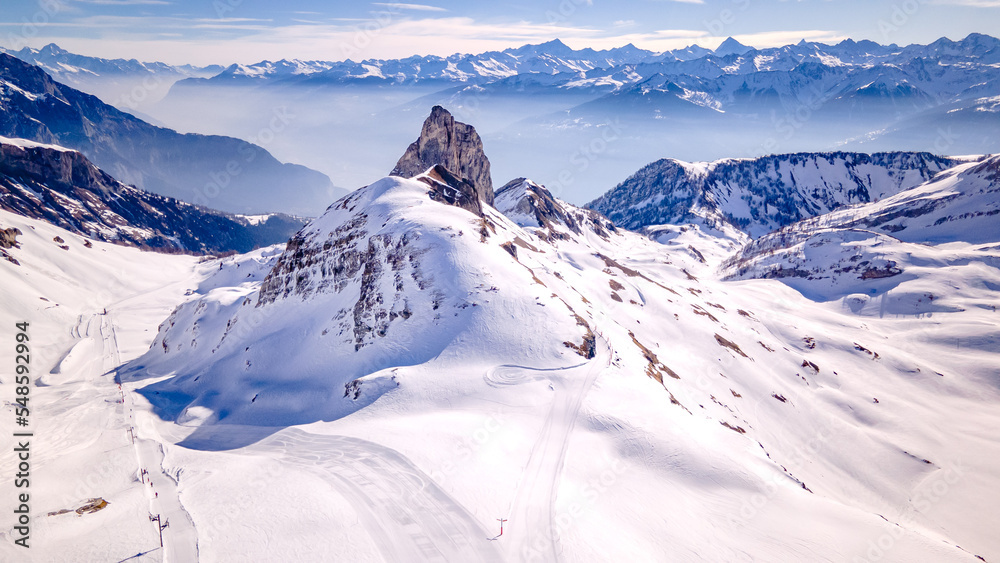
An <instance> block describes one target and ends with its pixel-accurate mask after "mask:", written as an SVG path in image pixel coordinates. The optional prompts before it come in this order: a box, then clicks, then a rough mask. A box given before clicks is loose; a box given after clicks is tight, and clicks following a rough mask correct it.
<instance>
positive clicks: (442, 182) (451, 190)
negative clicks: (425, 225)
mask: <svg viewBox="0 0 1000 563" xmlns="http://www.w3.org/2000/svg"><path fill="white" fill-rule="evenodd" d="M417 180H420V181H421V182H423V183H425V184H427V185H428V186H430V187H431V190H430V194H429V195H430V197H431V199H433V200H434V201H439V202H441V203H446V204H448V205H454V206H455V207H458V208H461V209H464V210H466V211H468V212H469V213H473V214H475V215H479V216H480V217H481V216H482V215H483V207H482V205H481V204H480V195H479V192H477V191H476V187H475V186H473V185H472V183H471V182H469V181H468V180H466V179H464V178H459V177H458V176H455V175H454V174H452V173H451V171H450V170H448V169H447V168H445V167H444V166H442V165H440V164H435V165H434V168H432V169H430V170H428V171H427V173H426V174H421V175H420V176H417Z"/></svg>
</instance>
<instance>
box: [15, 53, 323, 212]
mask: <svg viewBox="0 0 1000 563" xmlns="http://www.w3.org/2000/svg"><path fill="white" fill-rule="evenodd" d="M0 135H4V136H7V137H12V138H23V139H29V140H33V141H37V142H40V143H46V144H56V145H60V146H65V147H68V148H70V149H73V150H77V151H80V152H81V153H83V154H84V155H85V156H86V157H87V158H88V159H89V160H91V161H93V162H94V163H95V164H96V165H98V166H100V167H101V168H102V169H104V170H105V171H107V172H108V173H110V174H111V175H112V176H114V177H115V178H118V179H119V180H121V181H122V182H125V183H128V184H132V185H135V186H137V187H139V188H142V189H144V190H148V191H151V192H153V193H157V194H160V195H165V196H169V197H174V198H176V199H180V200H182V201H187V202H190V203H195V204H199V205H206V206H211V207H214V208H218V209H222V210H224V211H229V212H235V213H263V212H286V213H294V214H299V215H304V216H315V215H316V214H317V213H319V212H320V211H321V210H322V209H323V208H324V207H325V205H326V204H327V203H328V202H329V200H330V198H332V197H333V196H334V195H335V194H337V193H342V192H340V191H339V189H338V188H335V187H334V186H333V185H332V184H331V183H330V180H329V178H327V177H326V176H324V175H323V174H320V173H318V172H316V171H314V170H310V169H308V168H306V167H304V166H299V165H294V164H282V163H281V162H278V161H277V160H276V159H275V158H274V157H273V156H271V154H270V153H268V152H267V151H266V150H264V149H263V148H261V147H260V146H257V145H254V144H251V143H248V142H245V141H241V140H239V139H234V138H231V137H220V136H206V135H194V134H188V135H181V134H179V133H177V132H176V131H173V130H170V129H164V128H161V127H155V126H153V125H150V124H148V123H146V122H144V121H142V120H140V119H138V118H136V117H133V116H132V115H129V114H126V113H123V112H121V111H119V110H117V109H115V108H113V107H111V106H109V105H107V104H104V103H103V102H101V101H100V100H99V99H97V98H96V97H94V96H91V95H88V94H84V93H83V92H80V91H78V90H75V89H73V88H70V87H68V86H65V85H62V84H59V83H58V82H55V81H53V80H52V78H51V77H50V76H49V75H48V74H46V73H45V72H44V71H43V70H42V69H40V68H38V67H36V66H32V65H30V64H27V63H24V62H23V61H21V60H19V59H16V58H14V57H11V56H9V55H6V54H2V53H0Z"/></svg>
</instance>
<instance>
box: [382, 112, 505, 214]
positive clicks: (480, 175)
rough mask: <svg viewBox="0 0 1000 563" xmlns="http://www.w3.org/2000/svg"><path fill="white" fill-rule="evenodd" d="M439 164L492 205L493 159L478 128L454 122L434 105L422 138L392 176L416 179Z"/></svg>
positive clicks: (412, 145)
mask: <svg viewBox="0 0 1000 563" xmlns="http://www.w3.org/2000/svg"><path fill="white" fill-rule="evenodd" d="M438 164H440V165H441V166H443V167H444V168H447V169H448V170H449V171H450V172H451V173H452V174H454V175H455V176H457V177H459V178H461V179H464V180H466V181H468V182H469V183H470V184H471V185H472V186H474V187H475V190H476V193H477V194H478V196H479V199H481V200H482V201H484V202H486V203H488V204H490V205H492V204H493V180H492V179H491V178H490V160H489V159H488V158H486V154H485V153H484V152H483V141H482V139H480V138H479V134H478V133H476V129H475V128H474V127H473V126H471V125H466V124H465V123H460V122H458V121H455V118H454V117H453V116H452V115H451V113H449V112H448V110H446V109H444V108H443V107H441V106H434V107H433V108H432V109H431V114H430V115H429V116H428V117H427V119H426V120H425V121H424V125H423V127H422V128H421V130H420V137H419V138H418V139H417V140H416V141H414V142H413V143H412V144H411V145H410V146H409V147H408V148H407V149H406V152H405V153H404V154H403V156H402V157H400V159H399V161H398V162H397V163H396V167H395V168H393V169H392V172H390V173H389V175H390V176H401V177H403V178H413V177H415V176H419V175H421V174H423V173H424V172H426V171H427V170H428V169H429V168H432V167H434V166H435V165H438Z"/></svg>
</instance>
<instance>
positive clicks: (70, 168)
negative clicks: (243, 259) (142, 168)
mask: <svg viewBox="0 0 1000 563" xmlns="http://www.w3.org/2000/svg"><path fill="white" fill-rule="evenodd" d="M0 209H5V210H7V211H11V212H13V213H17V214H19V215H23V216H25V217H31V218H33V219H41V220H44V221H47V222H49V223H52V224H53V225H56V226H58V227H61V228H63V229H66V230H68V231H70V232H74V233H78V234H81V235H83V236H87V237H90V238H93V239H96V240H101V241H105V242H113V243H117V244H123V245H127V246H137V247H140V248H144V249H148V250H156V251H161V252H185V253H210V252H230V251H237V252H247V251H249V250H251V249H253V248H257V247H260V246H266V245H269V244H274V243H277V242H281V241H285V240H288V237H289V236H290V235H291V234H292V233H294V232H295V230H296V229H298V228H299V227H301V226H302V223H303V222H302V220H300V219H296V218H293V217H287V216H274V217H269V218H268V219H267V220H266V221H261V222H259V223H257V224H256V225H253V224H250V222H248V221H247V220H245V219H243V218H240V217H236V216H230V215H227V214H224V213H220V212H216V211H211V210H207V209H204V208H198V207H194V206H192V205H188V204H185V203H182V202H179V201H177V200H175V199H172V198H167V197H162V196H158V195H154V194H150V193H147V192H144V191H142V190H139V189H137V188H134V187H131V186H126V185H124V184H122V183H121V182H118V181H117V180H115V179H114V178H112V177H111V176H110V175H108V174H107V173H106V172H104V171H103V170H101V169H100V168H98V167H96V166H94V164H93V163H91V162H90V161H89V160H87V158H86V157H85V156H83V155H82V154H80V153H79V152H76V151H70V150H64V149H61V148H59V147H52V146H47V145H38V144H35V143H31V142H26V141H23V140H8V142H0Z"/></svg>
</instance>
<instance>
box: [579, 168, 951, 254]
mask: <svg viewBox="0 0 1000 563" xmlns="http://www.w3.org/2000/svg"><path fill="white" fill-rule="evenodd" d="M959 162H960V161H959V160H957V159H953V158H946V157H938V156H934V155H931V154H928V153H902V152H899V153H875V154H872V155H868V154H862V153H843V152H837V153H800V154H789V155H773V156H766V157H761V158H756V159H724V160H720V161H716V162H711V163H696V164H691V163H685V162H681V161H677V160H673V159H663V160H659V161H657V162H654V163H652V164H649V165H647V166H645V167H644V168H642V169H640V170H639V171H638V172H636V173H635V174H634V175H632V176H631V177H630V178H628V179H627V180H625V181H624V182H622V183H621V184H619V185H618V186H617V187H615V188H613V189H612V190H610V191H608V192H607V193H606V194H604V195H603V196H601V197H600V198H598V199H597V200H595V201H593V202H591V203H589V204H588V207H591V208H593V209H595V210H597V211H600V212H601V213H604V214H605V215H607V216H608V217H609V218H610V219H611V220H612V221H614V222H615V223H616V224H618V225H620V226H622V227H625V228H628V229H640V228H643V227H647V226H651V225H660V224H670V223H673V224H678V223H685V222H688V221H691V220H692V219H694V218H698V219H699V220H707V221H708V222H709V224H712V225H716V226H718V225H721V224H722V223H728V224H729V225H730V226H732V227H735V228H737V229H740V230H742V231H744V232H746V233H747V234H749V235H750V236H752V237H759V236H762V235H764V234H766V233H769V232H771V231H773V230H775V229H777V228H780V227H783V226H786V225H789V224H791V223H794V222H795V221H799V220H802V219H805V218H808V217H813V216H816V215H820V214H822V213H826V212H829V211H832V210H835V209H837V208H839V207H842V206H845V205H851V204H853V203H865V202H870V201H877V200H879V199H882V198H884V197H887V196H890V195H893V194H896V193H899V192H900V191H903V190H906V189H908V188H912V187H914V186H916V185H919V184H921V183H923V182H925V181H927V180H929V179H930V178H932V177H933V176H934V175H935V174H937V173H939V172H941V171H942V170H945V169H947V168H951V167H952V166H955V165H956V164H958V163H959Z"/></svg>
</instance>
